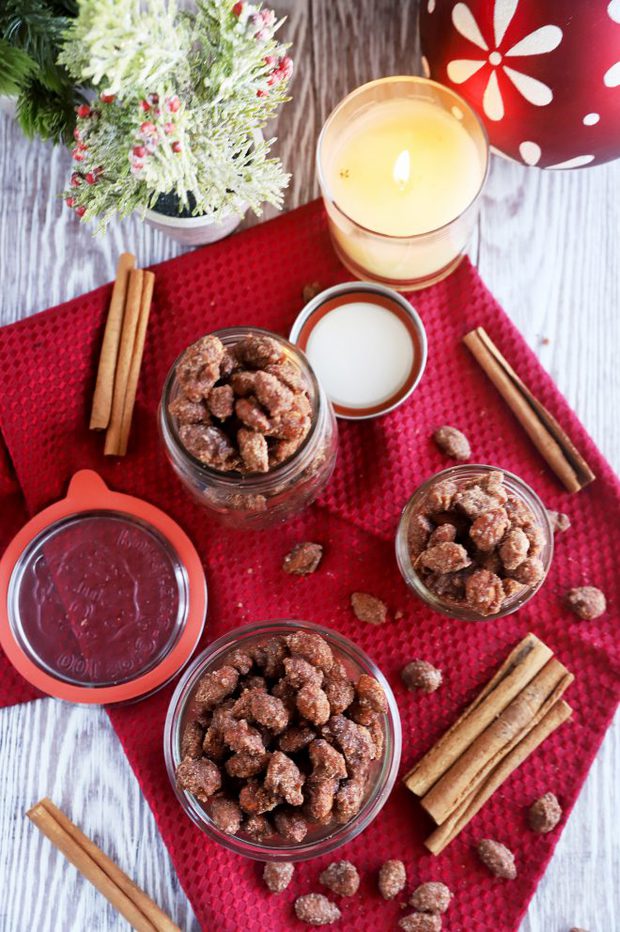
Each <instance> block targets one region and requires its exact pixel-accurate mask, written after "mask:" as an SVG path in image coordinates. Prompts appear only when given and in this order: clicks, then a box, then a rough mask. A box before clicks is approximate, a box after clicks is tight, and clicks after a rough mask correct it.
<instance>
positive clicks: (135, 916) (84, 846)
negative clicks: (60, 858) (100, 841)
mask: <svg viewBox="0 0 620 932" xmlns="http://www.w3.org/2000/svg"><path fill="white" fill-rule="evenodd" d="M26 815H27V816H28V818H29V819H30V821H31V822H33V823H34V824H35V825H36V826H37V828H38V829H39V830H40V831H41V832H43V834H44V835H46V836H47V838H49V840H50V841H51V842H52V844H53V845H55V846H56V848H58V850H59V851H61V852H62V854H64V856H65V857H66V858H67V860H68V861H70V862H71V863H72V864H73V865H74V866H75V867H77V869H78V870H79V871H80V873H81V874H83V875H84V877H86V879H87V880H90V882H91V883H92V884H93V885H94V886H95V887H96V888H97V890H99V892H100V893H102V894H103V895H104V896H105V898H106V899H107V900H108V901H109V902H110V903H111V904H112V906H114V907H115V909H117V910H118V912H119V913H121V915H122V916H124V917H125V919H126V920H127V921H128V922H129V923H130V924H131V925H132V926H133V928H134V929H136V930H137V932H180V929H179V927H178V926H177V925H175V924H174V922H172V920H171V919H170V918H169V917H168V916H166V914H165V913H164V912H162V910H161V909H160V908H159V906H157V904H156V903H154V902H153V900H152V899H151V898H150V897H148V896H147V895H146V893H145V892H144V891H143V890H141V889H140V887H138V886H136V884H135V883H134V882H133V881H132V880H130V879H129V877H128V876H127V874H125V873H124V872H123V871H122V870H121V869H120V867H118V866H117V865H116V864H115V863H114V861H112V860H111V859H110V858H109V857H108V856H107V855H106V854H104V853H103V851H101V849H100V848H98V847H97V845H96V844H95V843H94V841H91V839H90V838H89V837H88V836H87V835H85V834H84V832H82V831H81V830H80V829H79V828H78V827H77V825H75V824H74V823H73V822H72V821H71V819H69V818H68V817H67V816H66V815H65V814H64V812H63V811H62V809H59V808H58V807H57V806H55V805H54V803H53V802H52V801H51V800H50V799H42V800H41V801H40V802H38V803H37V804H36V805H35V806H33V807H32V809H30V810H29V811H28V812H27V813H26Z"/></svg>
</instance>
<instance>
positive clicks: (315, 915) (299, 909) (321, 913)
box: [295, 893, 341, 926]
mask: <svg viewBox="0 0 620 932" xmlns="http://www.w3.org/2000/svg"><path fill="white" fill-rule="evenodd" d="M295 915H296V916H297V918H298V919H299V920H300V921H301V922H305V923H307V924H308V925H310V926H328V925H331V923H332V922H337V921H338V919H340V915H341V913H340V910H339V909H338V907H337V906H336V904H335V903H332V901H331V900H328V899H327V897H326V896H323V894H322V893H306V895H305V896H298V897H297V899H296V900H295Z"/></svg>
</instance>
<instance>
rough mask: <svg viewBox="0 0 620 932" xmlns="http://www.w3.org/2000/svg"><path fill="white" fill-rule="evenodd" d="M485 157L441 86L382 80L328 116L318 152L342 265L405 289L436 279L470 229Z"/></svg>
mask: <svg viewBox="0 0 620 932" xmlns="http://www.w3.org/2000/svg"><path fill="white" fill-rule="evenodd" d="M455 101H458V103H456V102H455ZM487 161H488V146H487V144H486V137H485V134H484V130H483V129H482V127H481V124H480V122H479V121H478V119H477V117H476V116H475V115H474V114H473V112H472V111H471V110H470V108H469V107H468V106H467V104H465V103H464V102H463V101H461V100H460V98H458V97H457V95H455V94H453V92H452V91H449V90H448V89H447V88H443V87H441V85H438V84H435V83H434V82H431V81H426V80H424V79H422V78H386V79H384V80H382V81H374V82H372V83H371V84H369V85H365V86H364V87H362V88H359V89H358V90H357V91H354V92H353V94H351V95H349V97H347V98H345V100H344V101H343V102H342V103H341V104H340V105H339V106H338V107H337V108H336V110H335V111H334V112H333V113H332V115H331V116H330V118H329V120H328V121H327V123H326V125H325V127H324V129H323V132H322V134H321V139H320V140H319V147H318V165H319V177H320V181H321V187H322V190H323V196H324V199H325V205H326V208H327V211H328V216H329V220H330V230H331V233H332V236H333V239H334V243H335V246H336V249H337V251H338V253H339V255H340V257H341V259H342V260H343V262H344V263H345V264H346V265H347V266H348V267H349V268H350V269H351V270H352V271H353V272H354V273H356V274H357V275H358V276H359V277H362V278H370V279H375V280H378V281H382V282H389V283H391V284H394V285H396V286H397V287H399V286H400V287H404V288H405V289H406V288H407V287H422V286H423V285H426V284H429V283H430V282H431V281H435V280H438V279H439V278H441V277H443V276H444V275H445V274H447V273H448V272H449V271H451V270H452V268H454V266H455V265H456V264H458V262H459V261H460V258H461V256H462V253H463V251H464V249H465V246H466V243H467V239H468V237H469V235H470V233H471V230H472V228H473V225H474V223H475V218H476V213H477V210H476V201H477V198H478V196H479V194H480V191H481V189H482V186H483V182H484V179H485V176H486V171H487Z"/></svg>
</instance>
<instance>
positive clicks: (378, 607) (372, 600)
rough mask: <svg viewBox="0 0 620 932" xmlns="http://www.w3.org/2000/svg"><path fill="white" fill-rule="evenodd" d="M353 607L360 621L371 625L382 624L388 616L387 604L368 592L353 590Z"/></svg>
mask: <svg viewBox="0 0 620 932" xmlns="http://www.w3.org/2000/svg"><path fill="white" fill-rule="evenodd" d="M351 608H352V609H353V614H354V615H355V617H356V618H357V619H358V621H365V622H367V623H368V624H371V625H382V624H383V623H384V621H385V620H386V618H387V605H386V604H385V602H382V601H381V599H378V598H377V597H376V596H374V595H370V593H368V592H353V593H352V594H351Z"/></svg>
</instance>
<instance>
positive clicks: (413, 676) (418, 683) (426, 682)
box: [400, 660, 443, 693]
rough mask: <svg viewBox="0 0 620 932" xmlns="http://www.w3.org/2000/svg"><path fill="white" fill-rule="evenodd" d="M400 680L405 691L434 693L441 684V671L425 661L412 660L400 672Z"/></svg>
mask: <svg viewBox="0 0 620 932" xmlns="http://www.w3.org/2000/svg"><path fill="white" fill-rule="evenodd" d="M400 675H401V679H402V681H403V683H404V684H405V686H406V687H407V689H409V690H412V691H413V690H419V691H420V692H423V693H434V692H435V690H436V689H439V687H440V686H441V682H442V679H443V677H442V674H441V670H438V669H437V667H434V666H433V665H432V664H431V663H428V662H427V661H426V660H412V661H411V662H410V663H408V664H407V665H406V666H404V667H403V669H402V670H401V674H400Z"/></svg>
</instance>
